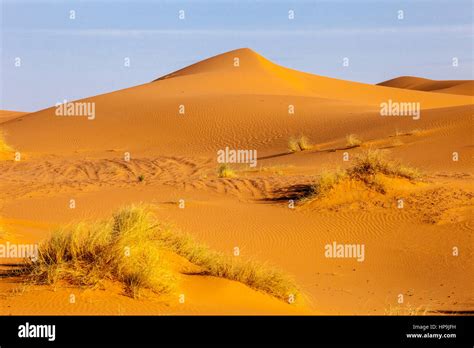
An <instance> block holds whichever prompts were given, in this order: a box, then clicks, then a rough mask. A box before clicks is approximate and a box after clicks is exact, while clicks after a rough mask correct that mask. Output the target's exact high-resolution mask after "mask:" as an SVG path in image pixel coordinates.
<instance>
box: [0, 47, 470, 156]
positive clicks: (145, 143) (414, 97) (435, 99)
mask: <svg viewBox="0 0 474 348" xmlns="http://www.w3.org/2000/svg"><path fill="white" fill-rule="evenodd" d="M235 57H238V58H239V59H240V63H239V64H240V66H239V67H234V64H233V63H234V61H233V59H234V58H235ZM217 96H218V97H217ZM389 99H391V100H394V101H401V102H420V103H421V108H422V110H429V109H434V108H437V107H455V106H462V105H471V103H472V99H471V98H469V97H466V96H457V95H447V94H446V95H443V96H439V95H433V94H430V93H425V92H418V91H411V90H401V89H392V88H387V87H380V86H372V85H366V84H361V83H355V82H348V81H342V80H336V79H331V78H326V77H321V76H316V75H311V74H306V73H302V72H298V71H294V70H290V69H287V68H283V67H281V66H278V65H276V64H273V63H271V62H269V61H268V60H266V59H265V58H263V57H261V56H260V55H258V54H257V53H255V52H253V51H251V50H249V49H240V50H236V51H231V52H228V53H225V54H222V55H218V56H216V57H213V58H210V59H208V60H206V61H204V62H201V63H197V64H195V65H192V66H190V67H188V68H185V69H183V70H180V71H178V72H176V73H173V74H171V75H167V76H165V78H163V79H158V80H156V81H154V82H151V83H147V84H144V85H141V86H137V87H133V88H129V89H125V90H121V91H118V92H113V93H109V94H105V95H100V96H96V97H91V98H87V99H84V100H82V102H91V103H95V109H96V117H95V119H94V120H88V119H87V118H86V117H74V119H73V120H71V117H58V116H56V115H55V108H49V109H45V110H42V111H39V112H36V113H31V114H29V115H26V116H23V117H20V118H17V119H15V120H11V121H9V122H6V123H5V124H4V125H3V127H2V128H3V129H5V131H6V132H7V135H8V141H9V142H10V143H11V144H12V145H13V146H14V147H16V148H18V149H21V150H22V151H24V152H47V153H54V154H56V155H58V154H61V153H67V154H71V153H73V152H74V151H88V152H104V151H107V150H114V149H116V150H119V151H120V152H122V153H123V152H124V151H131V152H134V153H137V152H139V153H143V152H145V153H147V154H149V153H155V154H156V153H161V154H173V155H178V154H179V155H187V154H193V155H194V154H204V153H206V154H209V153H213V152H215V150H216V149H219V148H223V147H225V145H229V146H231V145H232V146H257V148H258V149H259V150H264V148H265V147H266V146H267V145H269V142H274V141H278V140H280V141H281V140H282V139H285V140H286V138H287V137H288V136H289V135H290V133H294V132H301V131H303V130H304V131H307V129H308V127H310V128H312V129H310V130H309V132H310V133H315V132H316V128H322V127H324V125H325V124H326V123H327V122H331V123H333V122H334V119H335V118H340V117H344V124H345V125H346V126H347V127H349V128H350V127H352V126H354V127H357V124H360V123H363V122H372V121H373V120H378V121H379V122H382V120H381V118H380V117H375V116H376V115H375V113H378V111H379V109H380V103H382V102H387V101H388V100H389ZM180 105H184V107H185V115H181V114H180V113H179V108H180ZM236 105H238V108H236ZM288 105H294V107H295V112H296V115H295V116H296V117H294V118H293V119H292V121H290V122H288V118H289V115H288ZM336 109H337V112H335V110H336ZM367 112H369V113H374V117H373V118H372V120H367V119H366V117H368V116H367V115H366V114H367ZM334 114H337V116H336V115H334ZM344 114H345V115H344ZM351 114H352V116H351ZM361 114H363V115H361ZM138 120H139V121H138ZM336 122H337V121H336ZM376 122H377V121H376ZM385 123H388V122H385ZM390 123H392V124H393V122H390ZM44 124H48V127H44V126H43V125H44ZM344 127H345V126H344ZM36 129H42V132H41V133H38V134H35V135H34V136H32V133H33V132H35V130H36ZM320 133H322V132H320ZM104 134H107V137H104V136H103V135H104ZM315 135H318V138H320V136H319V135H321V134H315ZM334 135H335V136H340V137H343V136H345V134H342V133H341V132H337V133H336V134H334ZM182 139H185V141H183V140H182ZM324 140H325V141H327V140H330V139H329V138H328V136H327V135H326V136H325V138H324Z"/></svg>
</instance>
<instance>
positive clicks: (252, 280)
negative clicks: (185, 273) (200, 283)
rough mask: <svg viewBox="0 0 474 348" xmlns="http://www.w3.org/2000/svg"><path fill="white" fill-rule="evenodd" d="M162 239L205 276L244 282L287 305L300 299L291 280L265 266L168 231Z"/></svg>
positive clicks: (164, 231)
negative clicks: (293, 299)
mask: <svg viewBox="0 0 474 348" xmlns="http://www.w3.org/2000/svg"><path fill="white" fill-rule="evenodd" d="M159 239H160V243H162V245H163V246H165V247H167V248H169V249H171V250H172V251H174V252H175V253H177V254H178V255H181V256H183V257H184V258H186V259H188V260H189V261H190V262H191V263H193V264H195V265H198V266H200V267H201V268H202V269H203V271H204V274H207V275H211V276H216V277H222V278H227V279H230V280H235V281H238V282H241V283H243V284H245V285H248V286H249V287H251V288H254V289H256V290H260V291H263V292H266V293H268V294H270V295H272V296H274V297H277V298H279V299H282V300H284V301H288V299H289V298H290V296H293V297H294V298H295V299H296V298H297V297H299V295H300V292H299V290H298V288H297V286H296V285H295V283H294V281H293V280H292V279H291V278H289V277H288V276H286V275H285V274H284V273H282V272H280V271H278V270H276V269H273V268H271V267H269V266H267V265H265V264H261V263H258V262H256V261H252V260H241V259H240V258H237V257H234V256H230V255H226V254H223V253H220V252H217V251H213V250H211V249H209V248H208V247H207V246H205V245H202V244H199V243H196V241H195V240H194V239H193V238H192V237H191V236H189V235H186V234H177V233H176V232H173V231H171V230H169V229H164V230H162V232H161V234H160V237H159Z"/></svg>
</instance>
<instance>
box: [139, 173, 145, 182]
mask: <svg viewBox="0 0 474 348" xmlns="http://www.w3.org/2000/svg"><path fill="white" fill-rule="evenodd" d="M144 180H145V175H143V174H140V175H139V176H138V182H143V181H144Z"/></svg>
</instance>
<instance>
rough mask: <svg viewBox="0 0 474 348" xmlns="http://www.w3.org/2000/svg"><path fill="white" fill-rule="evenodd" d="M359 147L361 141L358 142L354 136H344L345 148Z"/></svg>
mask: <svg viewBox="0 0 474 348" xmlns="http://www.w3.org/2000/svg"><path fill="white" fill-rule="evenodd" d="M360 145H362V140H360V139H359V138H358V137H357V136H356V135H355V134H349V135H348V136H346V146H347V147H358V146H360Z"/></svg>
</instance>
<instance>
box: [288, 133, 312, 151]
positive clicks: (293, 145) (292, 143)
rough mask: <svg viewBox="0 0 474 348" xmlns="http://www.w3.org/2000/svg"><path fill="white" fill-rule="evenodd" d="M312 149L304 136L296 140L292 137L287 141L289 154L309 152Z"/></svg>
mask: <svg viewBox="0 0 474 348" xmlns="http://www.w3.org/2000/svg"><path fill="white" fill-rule="evenodd" d="M312 148H313V146H312V145H311V142H310V141H309V139H308V137H306V136H304V135H300V136H299V137H297V138H294V137H292V138H290V140H289V141H288V150H290V152H298V151H306V150H311V149H312Z"/></svg>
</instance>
